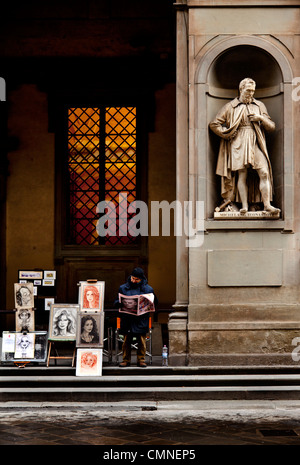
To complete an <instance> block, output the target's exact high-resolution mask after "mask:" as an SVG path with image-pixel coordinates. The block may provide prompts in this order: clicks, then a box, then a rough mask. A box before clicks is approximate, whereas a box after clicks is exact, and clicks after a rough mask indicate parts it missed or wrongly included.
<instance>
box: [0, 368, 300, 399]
mask: <svg viewBox="0 0 300 465" xmlns="http://www.w3.org/2000/svg"><path fill="white" fill-rule="evenodd" d="M209 368H210V369H209ZM209 368H208V367H167V368H166V367H147V368H146V369H141V368H136V367H130V368H126V369H120V368H119V367H112V366H107V367H104V368H103V375H102V376H100V377H81V376H80V377H79V376H76V371H75V368H72V367H44V366H42V367H37V366H26V367H25V368H18V367H16V366H2V367H0V401H1V402H8V401H31V402H33V401H36V402H38V401H39V402H46V401H47V402H52V401H53V402H60V401H62V402H71V401H75V402H108V401H109V402H118V401H121V400H123V401H130V400H149V401H151V400H152V401H159V400H160V401H163V400H169V401H171V400H235V399H240V400H245V399H252V400H256V399H268V400H277V399H281V400H282V399H284V400H291V399H294V400H295V399H297V400H300V370H299V368H298V367H294V366H293V367H285V368H284V369H279V367H269V368H266V367H248V368H247V367H240V369H238V368H237V367H225V368H223V369H222V368H220V367H209Z"/></svg>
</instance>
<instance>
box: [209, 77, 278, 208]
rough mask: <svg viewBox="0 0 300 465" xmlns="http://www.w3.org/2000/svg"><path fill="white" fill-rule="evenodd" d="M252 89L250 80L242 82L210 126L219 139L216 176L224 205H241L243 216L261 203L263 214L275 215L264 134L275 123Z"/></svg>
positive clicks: (269, 164)
mask: <svg viewBox="0 0 300 465" xmlns="http://www.w3.org/2000/svg"><path fill="white" fill-rule="evenodd" d="M255 87H256V83H255V81H253V79H250V78H246V79H243V80H242V81H241V82H240V85H239V97H238V98H235V99H234V100H232V101H231V102H229V103H227V104H226V105H225V106H224V107H223V108H222V109H221V110H220V111H219V113H218V114H217V116H216V118H215V119H214V120H213V121H212V122H211V123H210V124H209V127H210V129H211V130H212V131H213V132H214V133H215V134H217V135H218V136H220V137H221V143H220V150H219V156H218V162H217V169H216V173H217V174H218V175H220V176H221V195H222V197H223V199H224V203H223V205H225V204H228V203H229V202H235V201H236V202H240V203H241V204H242V208H241V209H240V213H241V214H245V213H247V211H248V208H249V203H261V202H262V203H263V205H264V211H266V212H272V213H275V212H276V213H278V212H279V211H280V210H279V209H277V208H275V207H273V206H272V205H271V201H272V196H273V178H272V167H271V163H270V159H269V155H268V151H267V146H266V138H265V134H264V131H273V130H274V129H275V123H274V122H273V121H272V120H271V118H270V116H269V114H268V112H267V109H266V107H265V105H264V104H263V103H262V102H260V101H258V100H256V99H254V98H253V96H254V92H255ZM250 168H252V169H253V170H255V171H256V172H257V174H258V183H257V182H255V177H254V176H251V179H250V176H249V171H250ZM236 178H237V180H236ZM247 178H248V179H247ZM257 184H258V185H257Z"/></svg>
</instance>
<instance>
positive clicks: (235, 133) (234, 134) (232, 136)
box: [228, 130, 238, 140]
mask: <svg viewBox="0 0 300 465" xmlns="http://www.w3.org/2000/svg"><path fill="white" fill-rule="evenodd" d="M237 133H238V131H237V130H236V131H234V133H233V134H232V135H231V136H229V138H228V139H229V140H231V139H234V138H235V136H236V135H237Z"/></svg>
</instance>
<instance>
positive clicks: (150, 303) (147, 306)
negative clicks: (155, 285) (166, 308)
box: [119, 293, 155, 316]
mask: <svg viewBox="0 0 300 465" xmlns="http://www.w3.org/2000/svg"><path fill="white" fill-rule="evenodd" d="M119 302H120V303H121V304H122V305H121V307H120V309H119V312H121V313H129V314H130V315H136V316H139V315H143V314H144V313H147V312H155V307H154V294H152V293H151V294H141V295H123V294H119Z"/></svg>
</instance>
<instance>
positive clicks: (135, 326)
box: [114, 276, 157, 334]
mask: <svg viewBox="0 0 300 465" xmlns="http://www.w3.org/2000/svg"><path fill="white" fill-rule="evenodd" d="M130 278H131V277H130V276H129V278H128V279H127V282H126V283H125V284H122V285H121V286H120V287H119V294H123V295H141V294H150V293H153V294H154V291H153V288H152V287H151V286H149V284H148V283H147V279H146V278H143V279H142V281H141V282H140V283H132V282H131V279H130ZM154 305H155V306H156V305H157V298H156V297H155V300H154ZM114 306H115V307H119V306H120V304H119V298H117V299H116V300H115V303H114ZM119 316H120V317H121V328H120V332H121V333H123V334H126V333H128V332H131V333H133V334H146V333H147V332H148V331H149V317H150V313H149V312H147V313H144V314H143V315H140V316H135V315H129V314H128V313H119Z"/></svg>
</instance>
